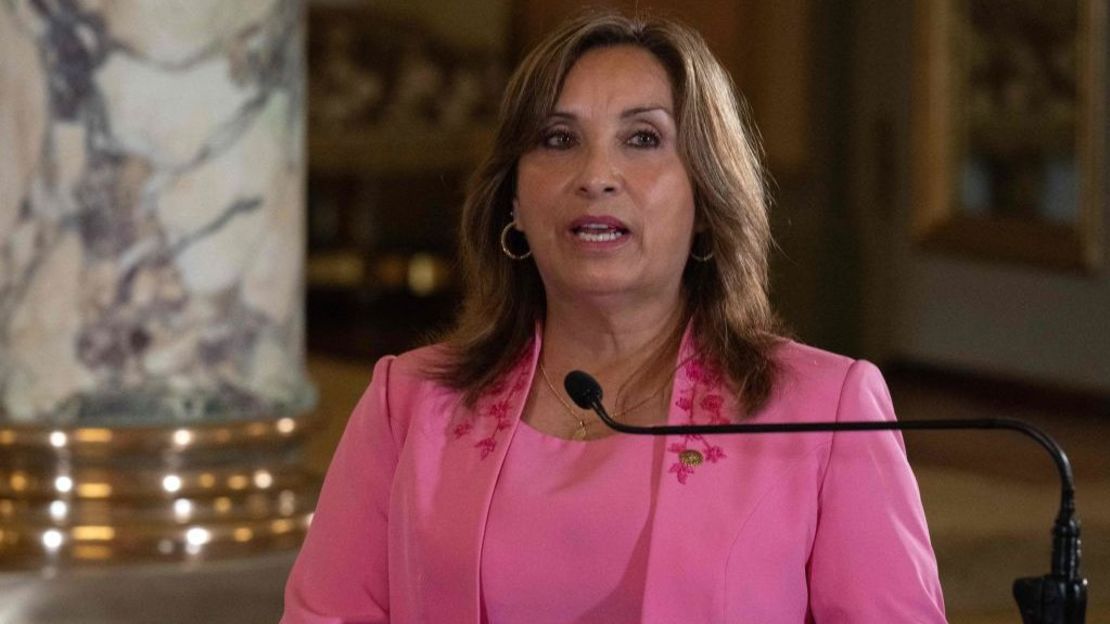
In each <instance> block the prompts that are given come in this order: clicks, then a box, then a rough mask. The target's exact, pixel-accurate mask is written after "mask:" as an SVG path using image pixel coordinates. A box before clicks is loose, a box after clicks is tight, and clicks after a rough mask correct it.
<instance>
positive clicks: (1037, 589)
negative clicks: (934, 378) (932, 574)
mask: <svg viewBox="0 0 1110 624" xmlns="http://www.w3.org/2000/svg"><path fill="white" fill-rule="evenodd" d="M563 387H564V388H566V391H567V394H568V395H570V398H571V400H572V401H574V403H575V405H577V406H578V407H580V408H582V409H590V410H593V411H594V412H596V413H597V415H598V417H599V418H601V421H602V422H603V423H605V424H606V426H608V427H609V428H610V429H613V430H615V431H619V432H621V433H630V434H634V435H656V436H666V435H719V434H726V433H739V434H748V433H800V432H815V431H889V430H898V431H904V430H911V429H934V430H935V429H1010V430H1012V431H1018V432H1020V433H1023V434H1025V435H1027V436H1029V437H1031V438H1033V439H1034V440H1035V441H1036V442H1037V443H1038V444H1040V445H1041V447H1042V448H1044V449H1045V450H1046V451H1048V454H1049V455H1051V456H1052V461H1053V462H1054V463H1055V464H1056V469H1057V471H1058V472H1059V473H1060V509H1059V511H1058V512H1057V514H1056V521H1055V523H1054V524H1053V528H1052V537H1053V539H1052V572H1050V573H1049V574H1047V575H1045V576H1041V577H1028V578H1020V579H1018V580H1016V581H1014V599H1015V600H1016V601H1017V603H1018V609H1019V610H1020V611H1021V619H1022V622H1023V624H1084V623H1085V622H1086V621H1087V579H1085V578H1083V577H1082V576H1081V575H1080V572H1079V555H1080V548H1079V519H1078V517H1077V516H1076V513H1075V485H1074V479H1073V477H1072V470H1071V462H1069V461H1068V456H1067V454H1066V453H1064V449H1062V448H1060V445H1059V444H1057V443H1056V441H1055V440H1053V439H1052V438H1051V437H1050V436H1049V435H1048V434H1046V433H1045V432H1043V431H1041V430H1040V429H1038V428H1037V427H1035V426H1033V425H1032V424H1030V423H1027V422H1025V421H1023V420H1018V419H1016V418H977V419H963V420H901V421H894V422H886V421H878V422H875V421H862V422H851V421H846V422H800V423H759V424H727V425H653V426H649V427H644V426H639V425H628V424H625V423H621V422H617V421H615V420H613V418H612V417H610V416H609V413H608V412H607V411H605V405H603V404H602V402H601V399H602V397H603V396H604V393H603V392H602V390H601V384H599V383H597V380H596V379H594V378H593V377H592V376H591V375H590V374H589V373H585V372H583V371H579V370H575V371H571V372H570V373H567V376H566V378H565V379H563Z"/></svg>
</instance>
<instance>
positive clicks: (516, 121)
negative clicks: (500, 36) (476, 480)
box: [436, 12, 780, 413]
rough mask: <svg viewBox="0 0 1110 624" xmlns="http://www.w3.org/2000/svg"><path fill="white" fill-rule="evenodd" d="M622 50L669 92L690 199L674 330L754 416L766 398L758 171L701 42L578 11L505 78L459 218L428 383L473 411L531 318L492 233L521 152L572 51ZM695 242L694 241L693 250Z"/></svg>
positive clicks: (727, 84) (774, 326) (729, 90)
mask: <svg viewBox="0 0 1110 624" xmlns="http://www.w3.org/2000/svg"><path fill="white" fill-rule="evenodd" d="M615 45H633V46H638V47H641V48H644V49H645V50H647V51H649V52H651V53H652V54H653V55H654V56H655V57H656V58H657V59H658V60H659V62H660V63H661V64H662V65H663V66H664V67H665V68H666V70H667V72H668V74H669V76H670V79H671V88H672V90H673V93H674V100H675V107H676V124H677V129H678V143H679V154H680V156H681V158H682V159H683V162H684V163H685V165H686V169H687V172H688V173H689V175H690V179H691V182H692V184H693V187H694V202H695V210H696V214H697V218H698V219H699V222H700V223H703V224H704V225H705V231H704V232H703V233H702V234H699V235H698V236H697V237H696V238H695V245H696V246H697V247H698V251H697V253H698V254H699V255H701V254H706V253H708V252H712V253H713V258H712V259H711V260H709V261H708V262H697V261H692V260H691V261H688V263H687V266H686V269H685V272H684V274H683V278H682V279H683V288H684V292H685V295H686V299H687V310H686V315H687V316H686V318H687V319H689V320H691V321H692V322H693V331H694V337H695V340H696V341H697V346H698V349H699V350H700V351H701V353H702V354H703V356H705V357H706V358H707V359H708V360H709V361H711V362H715V363H716V364H717V365H719V366H720V367H721V369H722V372H724V373H725V375H726V377H727V378H728V379H729V381H730V382H731V383H732V384H733V386H734V387H735V389H737V390H738V391H739V392H740V396H741V399H742V401H743V403H744V406H745V407H746V408H747V411H748V412H749V413H751V412H754V411H755V410H756V409H758V408H759V407H760V406H761V405H763V403H764V402H765V401H766V400H767V397H768V396H769V394H770V391H771V388H772V385H773V382H774V377H775V366H774V363H773V361H772V359H771V357H770V350H771V348H772V347H773V346H774V345H775V344H776V343H777V342H778V340H780V339H779V337H778V336H777V332H778V331H779V324H778V321H777V319H776V317H775V315H774V313H773V312H772V310H771V306H770V303H769V301H768V297H767V282H768V266H767V264H768V262H767V254H768V250H769V247H770V244H771V233H770V225H769V222H768V217H767V200H766V198H765V194H764V185H763V178H762V171H761V168H760V165H759V158H758V156H757V154H756V150H755V148H754V143H753V141H752V140H751V138H750V135H749V133H748V132H747V131H746V129H745V127H744V123H743V121H742V113H741V108H740V104H739V102H738V100H737V98H736V96H735V94H734V91H733V86H732V81H731V80H730V79H729V76H728V74H727V72H726V71H725V70H724V69H723V68H722V67H721V65H720V63H718V61H717V60H716V58H714V57H713V54H712V52H710V51H709V48H708V46H707V45H706V44H705V41H704V40H703V39H702V38H701V36H700V35H699V34H698V33H697V32H695V31H694V30H692V29H690V28H689V27H686V26H683V25H681V24H678V23H676V22H673V21H669V20H662V19H648V20H641V19H634V18H629V17H625V16H623V15H621V14H619V13H614V12H603V13H591V14H587V15H584V16H582V17H579V18H577V19H575V20H572V21H570V22H568V23H566V24H565V25H563V26H562V27H561V28H559V29H558V30H556V31H555V32H553V33H552V34H551V35H549V36H548V37H547V38H546V39H544V40H543V41H542V42H541V43H540V44H539V45H538V46H537V47H536V48H535V49H534V50H532V52H531V53H529V54H528V56H527V57H526V58H525V59H524V61H523V62H522V63H521V64H520V66H519V67H518V68H517V70H516V72H514V74H513V76H512V78H511V79H510V80H509V84H508V86H507V88H506V90H505V95H504V99H503V100H502V103H501V113H500V126H499V127H498V130H497V136H496V138H495V141H494V144H493V149H492V152H491V153H490V155H489V156H488V157H487V158H486V160H485V161H484V163H483V164H482V165H481V166H480V168H479V169H478V171H477V172H476V174H475V176H474V178H473V179H472V181H471V185H470V188H469V190H468V194H467V198H466V202H465V204H464V206H463V210H462V226H461V228H460V258H461V263H462V268H463V279H464V282H465V296H464V301H463V307H462V311H461V313H460V315H459V317H458V320H457V322H456V325H455V327H454V329H453V330H451V331H450V333H449V334H448V335H447V337H446V343H447V345H446V346H447V349H448V352H449V354H450V356H451V358H450V360H449V362H448V364H447V365H446V366H445V367H444V368H443V369H441V370H439V371H437V373H436V376H437V377H438V378H439V379H441V380H442V381H444V382H445V383H447V384H448V385H450V386H452V387H455V388H458V389H460V390H463V391H464V392H465V396H466V399H467V400H468V401H469V402H473V401H474V400H475V399H476V398H477V396H478V395H479V394H480V393H481V392H482V391H483V390H484V389H485V388H487V387H488V386H489V385H490V384H491V383H493V382H494V381H495V380H496V379H497V378H499V377H500V376H501V375H503V374H504V373H505V372H506V371H507V369H508V368H510V367H511V366H512V365H513V364H514V363H515V362H517V361H518V359H519V357H520V355H521V352H522V350H523V349H524V348H525V347H526V346H527V345H528V344H529V342H530V340H531V339H532V337H533V333H534V331H535V325H536V322H537V321H538V320H541V319H542V318H543V316H544V312H545V309H546V300H545V295H544V288H543V283H542V282H541V281H540V276H539V272H538V271H537V269H536V266H535V263H533V262H532V261H523V262H521V261H514V260H510V259H509V258H508V257H507V256H506V255H504V254H503V253H502V251H501V246H500V242H499V235H500V233H501V230H502V228H504V227H505V225H506V224H507V223H509V222H510V221H511V216H510V215H511V210H512V200H513V197H514V195H515V191H516V169H517V162H518V160H519V159H520V157H521V155H523V154H524V153H526V152H528V151H530V150H532V149H534V147H535V145H536V143H537V141H538V140H539V134H540V132H541V131H542V124H543V123H544V120H545V119H546V118H547V116H548V115H549V114H550V112H551V110H552V109H553V108H554V106H555V103H556V101H557V99H558V96H559V91H560V90H561V88H562V84H563V81H564V79H565V78H566V75H567V73H568V72H569V71H570V69H571V67H572V66H573V65H574V63H575V62H576V61H577V60H578V58H580V57H581V56H582V55H583V54H584V53H585V52H587V51H588V50H591V49H596V48H599V47H606V46H615ZM698 239H708V240H701V241H700V244H699V240H698Z"/></svg>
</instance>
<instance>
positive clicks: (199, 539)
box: [185, 527, 212, 546]
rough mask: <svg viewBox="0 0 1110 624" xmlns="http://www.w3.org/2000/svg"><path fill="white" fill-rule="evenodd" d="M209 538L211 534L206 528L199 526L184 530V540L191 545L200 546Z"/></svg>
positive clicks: (210, 538)
mask: <svg viewBox="0 0 1110 624" xmlns="http://www.w3.org/2000/svg"><path fill="white" fill-rule="evenodd" d="M211 540H212V534H211V533H210V532H209V531H208V529H204V528H201V527H192V528H191V529H189V530H188V531H185V542H186V543H187V544H190V545H193V546H201V545H203V544H207V543H208V542H209V541H211Z"/></svg>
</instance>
